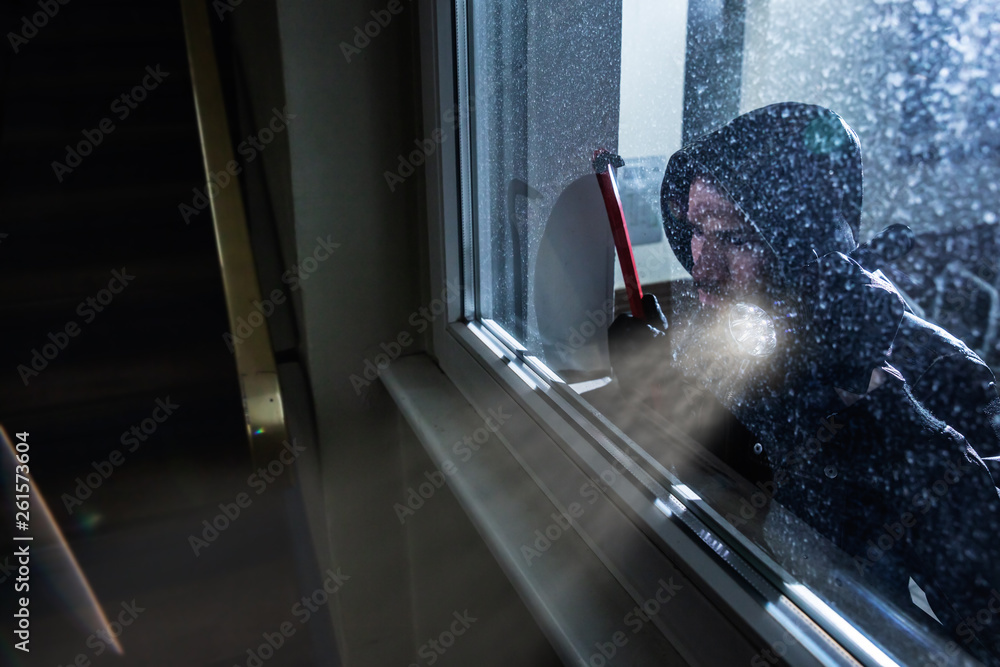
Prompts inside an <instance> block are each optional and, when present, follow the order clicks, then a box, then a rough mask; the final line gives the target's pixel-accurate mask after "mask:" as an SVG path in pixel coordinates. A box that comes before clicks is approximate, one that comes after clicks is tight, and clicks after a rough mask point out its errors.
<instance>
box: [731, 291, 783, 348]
mask: <svg viewBox="0 0 1000 667" xmlns="http://www.w3.org/2000/svg"><path fill="white" fill-rule="evenodd" d="M729 333H730V334H732V336H733V340H735V341H736V344H737V345H738V346H739V348H740V350H742V351H743V352H745V353H747V354H749V355H750V356H752V357H766V356H768V355H769V354H771V353H772V352H774V348H775V347H777V345H778V338H777V335H776V334H775V331H774V322H773V321H772V320H771V317H770V316H769V315H768V314H767V312H766V311H765V310H764V309H763V308H761V307H759V306H754V305H752V304H749V303H738V304H736V305H735V306H734V307H733V309H732V310H731V311H730V312H729Z"/></svg>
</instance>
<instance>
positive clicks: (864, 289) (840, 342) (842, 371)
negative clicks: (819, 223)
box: [795, 252, 905, 394]
mask: <svg viewBox="0 0 1000 667" xmlns="http://www.w3.org/2000/svg"><path fill="white" fill-rule="evenodd" d="M800 275H801V281H800V287H799V289H798V290H797V306H798V313H797V314H796V315H797V317H796V319H797V320H798V322H797V324H796V327H795V328H796V336H795V339H796V344H797V345H796V347H797V350H796V351H795V354H796V355H797V363H798V364H799V365H800V368H799V369H798V371H799V372H800V373H808V374H809V375H810V376H811V377H813V378H815V379H817V380H819V381H821V382H823V383H827V384H832V385H833V386H835V387H840V388H842V389H846V390H848V391H850V392H853V393H855V394H864V393H865V392H866V391H867V389H868V383H869V380H870V377H871V373H872V370H873V369H874V368H876V367H877V366H878V365H880V364H881V363H882V362H883V361H884V360H885V358H886V354H887V353H888V351H889V348H890V346H891V345H892V341H893V338H894V337H895V335H896V330H897V329H898V328H899V323H900V321H902V319H903V313H904V311H905V306H904V305H903V300H902V298H901V297H900V296H899V293H898V292H896V290H895V289H894V288H893V287H892V285H891V284H889V283H888V282H886V281H884V280H880V279H879V278H877V277H876V276H875V275H873V274H872V273H869V272H868V271H866V270H865V269H863V268H862V267H861V265H860V264H858V263H857V262H855V261H854V260H852V259H850V258H848V257H847V256H846V255H843V254H841V253H837V252H835V253H830V254H829V255H824V256H823V257H820V258H818V259H817V260H816V261H815V262H812V263H811V264H809V265H807V266H806V267H805V268H804V269H803V271H802V273H801V274H800Z"/></svg>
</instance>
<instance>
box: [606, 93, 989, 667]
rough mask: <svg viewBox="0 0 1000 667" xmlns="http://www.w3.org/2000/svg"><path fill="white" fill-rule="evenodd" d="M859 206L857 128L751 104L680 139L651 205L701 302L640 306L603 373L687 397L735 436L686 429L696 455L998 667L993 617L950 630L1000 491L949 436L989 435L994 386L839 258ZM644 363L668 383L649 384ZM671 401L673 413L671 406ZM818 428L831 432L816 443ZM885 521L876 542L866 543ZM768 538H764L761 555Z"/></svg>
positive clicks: (802, 109) (630, 388) (981, 573)
mask: <svg viewBox="0 0 1000 667" xmlns="http://www.w3.org/2000/svg"><path fill="white" fill-rule="evenodd" d="M861 204H862V165H861V150H860V145H859V142H858V138H857V135H856V134H855V133H854V131H853V130H851V128H850V127H849V126H848V125H847V123H846V122H844V120H843V119H842V118H841V117H840V116H838V115H837V114H835V113H833V112H832V111H830V110H828V109H825V108H822V107H818V106H814V105H807V104H798V103H784V104H776V105H772V106H768V107H764V108H761V109H757V110H755V111H751V112H749V113H746V114H744V115H742V116H740V117H738V118H736V119H735V120H733V121H732V122H730V123H729V124H728V125H726V126H725V127H723V128H721V129H719V130H717V131H715V132H712V133H710V134H708V135H706V136H704V137H702V138H701V139H699V140H697V141H695V142H693V143H692V144H689V145H688V146H685V147H684V148H683V149H681V150H680V151H678V152H677V153H675V154H674V155H673V156H672V157H671V159H670V161H669V164H668V166H667V169H666V174H665V176H664V180H663V185H662V189H661V207H662V210H663V216H664V227H665V231H666V236H667V238H668V240H669V241H670V244H671V246H672V248H673V250H674V253H675V255H676V257H677V259H678V260H679V261H680V262H681V264H682V265H684V267H685V268H686V269H687V270H688V271H689V272H690V273H691V275H692V277H693V279H694V280H693V284H694V288H695V291H696V293H697V301H698V305H697V307H694V308H690V309H689V310H688V312H677V309H676V308H675V309H674V311H673V316H672V318H671V321H670V323H669V328H668V326H667V324H668V323H667V321H666V318H665V317H663V314H662V312H661V311H660V309H659V306H658V304H657V303H656V300H655V299H654V298H653V297H651V296H649V295H647V297H646V299H645V300H644V303H643V305H644V308H645V310H646V322H645V323H638V322H636V321H634V319H633V318H630V317H627V316H623V317H620V318H618V320H616V322H615V324H614V325H613V326H612V328H611V331H610V332H609V333H610V336H611V341H610V343H611V346H610V349H611V358H612V365H613V366H614V367H615V372H616V374H617V375H618V376H619V382H620V383H621V385H622V387H623V389H624V390H625V391H626V392H631V393H632V394H633V395H634V394H637V393H638V394H642V393H645V392H648V391H649V390H650V383H651V379H652V378H655V379H653V380H652V382H653V383H657V382H660V383H662V382H663V381H665V378H673V379H668V380H666V381H674V380H677V381H679V382H686V383H689V384H690V383H694V384H696V385H697V386H698V387H699V388H701V389H702V390H703V397H702V399H701V400H702V402H706V401H708V402H711V403H713V404H715V405H721V406H722V407H723V408H724V412H728V413H729V414H730V415H732V416H733V417H735V419H736V420H737V421H738V423H739V425H740V429H742V430H740V429H734V428H732V427H726V428H723V429H719V428H716V429H714V430H712V429H711V428H710V427H709V428H704V423H702V425H701V426H702V427H703V428H701V430H700V431H698V429H695V430H696V431H697V432H698V433H699V435H700V436H702V437H701V442H702V443H703V444H706V446H707V447H708V448H709V449H710V450H711V451H714V452H716V453H718V454H720V456H721V458H722V459H723V460H724V461H725V462H726V463H728V464H730V465H731V466H732V467H734V468H735V469H736V470H737V472H740V473H742V474H744V475H745V476H747V477H748V478H749V479H750V480H751V481H757V480H761V479H765V480H768V481H772V482H773V486H772V487H771V488H774V489H775V491H774V494H773V499H774V500H775V501H777V502H778V503H779V504H781V505H782V506H783V507H785V508H786V509H788V510H790V511H791V512H792V513H794V514H795V515H796V516H798V517H799V518H800V519H801V520H803V521H805V522H806V523H808V524H809V525H811V526H812V527H813V528H814V529H815V530H816V531H817V532H819V533H820V534H822V535H823V536H825V537H826V538H828V539H830V540H831V541H832V542H833V543H834V544H835V545H836V546H838V547H839V548H840V549H841V550H842V551H843V552H845V553H846V554H848V555H849V556H850V557H852V558H853V559H854V562H855V565H856V566H857V570H858V574H859V575H860V576H861V577H862V578H864V579H865V580H866V581H868V582H869V583H871V584H872V585H874V586H875V587H876V588H877V589H878V590H879V591H880V592H882V593H883V594H884V595H885V596H886V597H887V598H889V599H890V600H892V601H893V602H895V603H896V604H897V605H898V606H900V607H901V608H906V607H907V606H910V605H912V604H913V597H912V594H911V589H910V586H909V580H910V579H911V578H912V579H913V581H914V582H915V583H916V584H917V585H918V586H919V587H920V589H922V591H923V592H924V593H925V594H926V597H927V600H928V603H929V606H930V608H931V609H932V610H933V612H934V614H935V616H936V618H937V619H939V620H940V622H941V623H942V625H943V626H944V628H945V632H946V633H948V634H950V635H952V636H953V637H955V638H957V639H960V640H961V642H962V645H963V646H964V647H965V648H967V649H969V650H970V651H971V652H973V653H975V654H976V655H977V656H978V657H980V658H981V659H986V660H996V657H997V656H1000V644H998V641H1000V618H997V619H996V620H993V619H992V618H991V619H987V620H988V621H989V622H987V623H982V622H980V623H979V624H978V625H976V629H973V628H971V627H970V625H969V623H967V619H969V618H970V617H971V618H975V617H976V614H977V612H978V611H979V610H981V609H985V608H988V605H989V604H990V600H991V597H990V596H991V595H992V591H993V590H994V587H995V586H997V587H1000V549H998V547H997V545H996V544H995V543H996V539H995V537H994V536H995V535H997V534H998V529H1000V497H998V494H997V490H996V488H995V485H994V482H993V478H992V476H991V475H990V473H989V471H988V469H987V467H986V465H985V464H984V462H983V460H982V459H981V458H980V456H979V455H978V453H977V451H976V450H975V449H974V447H973V446H971V445H972V444H973V443H971V442H970V440H967V438H966V433H963V432H962V431H961V430H960V429H963V428H964V429H966V431H967V432H968V435H969V436H970V437H976V438H980V439H983V438H987V439H988V438H989V436H990V433H989V431H990V430H991V428H990V427H991V424H989V423H988V422H989V415H990V409H991V407H990V406H991V405H992V406H993V407H992V409H993V410H995V409H996V406H997V402H996V400H995V398H996V390H995V387H994V386H993V385H991V384H989V382H986V384H983V385H982V386H980V384H982V381H983V380H989V381H992V380H991V378H992V375H991V374H990V375H989V377H987V375H986V373H988V372H989V369H988V368H986V367H985V364H982V362H981V361H978V360H977V359H978V358H975V357H974V355H972V354H971V352H969V351H968V348H965V347H964V346H963V345H962V344H961V343H959V342H958V341H956V340H955V339H953V338H951V337H950V336H948V335H947V334H946V333H945V332H943V331H941V330H939V329H937V328H935V327H933V326H932V325H929V324H927V323H926V322H923V321H922V320H919V318H916V317H915V316H913V314H912V313H910V312H908V311H907V308H906V306H905V304H904V302H903V300H902V299H901V297H900V296H899V294H898V293H897V292H896V290H895V289H894V287H893V286H892V285H891V284H890V283H889V282H888V281H887V280H885V279H884V278H883V277H882V276H881V274H880V273H879V272H875V273H872V272H870V271H868V270H866V269H865V268H863V267H862V266H861V265H860V264H858V262H856V261H855V260H854V259H852V255H854V256H858V255H859V254H860V253H858V244H857V238H858V231H859V228H860V221H861ZM901 325H902V326H901ZM653 359H658V360H659V361H661V362H666V363H665V364H662V365H665V366H668V367H669V368H670V372H669V373H664V372H659V373H654V372H651V371H650V368H652V367H653V366H654V364H653V362H652V360H653ZM969 368H972V369H974V370H975V371H976V372H975V373H966V372H964V370H963V369H969ZM983 369H985V372H983ZM944 371H947V373H948V376H947V377H945V376H944ZM670 373H673V375H672V376H671V375H670ZM678 377H679V380H678V379H677V378H678ZM928 382H930V383H931V384H932V385H934V386H936V388H937V389H938V390H939V392H938V393H937V394H934V392H932V391H930V390H928V387H929V386H931V385H929V384H927V383H928ZM948 386H953V387H956V388H964V390H962V391H957V392H956V393H958V394H959V395H960V396H962V397H964V398H967V400H970V401H971V402H972V404H971V405H968V406H959V407H960V408H964V409H965V410H967V411H968V412H970V413H973V415H974V416H973V417H965V418H964V422H963V421H962V420H961V419H959V420H957V421H956V420H954V419H952V420H951V421H949V417H953V414H952V413H953V412H962V410H961V409H959V410H957V411H956V410H953V409H952V405H951V404H950V403H949V394H947V393H944V392H941V391H940V390H941V388H942V387H944V388H945V391H947V387H948ZM990 392H992V394H991V393H990ZM659 393H660V394H662V390H659ZM942 393H944V396H941V394H942ZM685 395H687V392H685ZM953 395H954V394H952V396H953ZM918 397H923V398H924V400H925V401H926V402H927V403H929V404H931V409H928V408H927V406H926V405H924V404H922V403H921V401H920V400H918ZM952 400H953V399H952ZM934 401H936V403H935V402H934ZM668 403H670V405H668V406H666V407H667V411H668V412H670V413H671V414H670V415H669V416H668V418H672V417H673V416H674V415H676V413H677V405H678V404H679V403H682V401H672V402H670V401H668ZM685 410H686V408H685ZM711 414H712V415H714V416H713V417H711V418H710V420H711V419H714V418H716V417H717V416H718V415H719V411H715V412H714V413H711ZM984 416H985V417H984ZM984 422H985V423H984ZM822 424H833V425H834V427H832V428H830V429H829V434H827V437H826V438H825V439H824V438H823V437H818V438H817V437H815V436H816V433H817V427H818V426H820V425H822ZM952 424H956V425H957V426H953V425H952ZM734 434H735V435H734ZM973 434H975V435H973ZM713 438H714V442H713ZM720 438H721V439H722V440H723V441H724V442H723V443H722V444H721V445H720V444H719V442H718V440H719V439H720ZM993 438H994V440H990V441H989V443H987V444H986V446H992V443H993V442H995V435H994V436H993ZM695 439H696V440H698V439H699V437H695ZM897 525H899V526H900V530H898V531H895V530H894V532H893V534H892V535H891V542H892V544H891V545H889V548H888V549H877V548H876V549H875V552H877V553H875V552H873V551H871V550H870V549H869V546H868V545H869V544H871V543H878V544H883V543H884V542H885V540H881V541H879V540H880V538H881V534H882V532H884V531H883V528H884V526H893V527H895V526H897ZM779 533H780V531H778V532H777V533H776V532H775V531H773V530H772V531H771V532H770V533H767V531H766V530H765V535H766V536H767V539H768V540H769V541H770V542H771V543H772V544H774V545H780V543H781V542H782V535H781V534H779ZM777 550H779V551H780V548H779V549H777Z"/></svg>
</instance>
